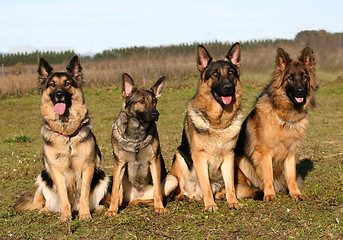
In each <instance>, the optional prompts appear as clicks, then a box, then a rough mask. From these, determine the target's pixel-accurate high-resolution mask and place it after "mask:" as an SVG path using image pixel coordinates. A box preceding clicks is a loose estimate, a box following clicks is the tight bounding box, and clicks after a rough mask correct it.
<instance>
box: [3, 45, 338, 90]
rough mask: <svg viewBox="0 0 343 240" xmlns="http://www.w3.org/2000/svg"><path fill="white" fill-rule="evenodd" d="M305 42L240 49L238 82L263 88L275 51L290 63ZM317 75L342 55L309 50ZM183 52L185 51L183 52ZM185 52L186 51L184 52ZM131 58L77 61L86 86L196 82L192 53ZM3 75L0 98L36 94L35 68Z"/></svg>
mask: <svg viewBox="0 0 343 240" xmlns="http://www.w3.org/2000/svg"><path fill="white" fill-rule="evenodd" d="M306 46H307V44H306V42H291V41H279V42H276V43H270V44H265V45H263V44H260V45H259V46H258V47H256V46H255V45H252V46H248V45H244V44H243V45H242V53H241V55H242V68H241V70H242V79H243V81H244V83H247V84H250V85H264V84H265V82H267V81H269V80H270V79H271V74H272V72H273V69H274V62H275V53H276V49H277V48H278V47H282V48H284V49H285V50H286V51H287V52H288V53H289V54H290V56H291V58H292V59H293V60H296V58H297V56H298V55H299V54H300V51H301V49H302V48H304V47H306ZM205 47H206V48H207V49H208V50H209V52H210V53H211V54H212V55H213V57H214V58H215V59H218V58H223V57H224V55H225V54H226V53H227V51H228V50H229V48H230V44H229V43H228V44H221V45H215V44H212V45H211V44H209V46H207V45H206V44H205ZM313 49H314V52H315V56H316V62H317V66H318V68H317V69H318V70H319V71H326V72H332V71H340V70H342V69H343V61H342V60H343V51H342V50H341V49H337V48H333V47H332V48H326V47H325V45H320V44H319V45H315V46H313ZM185 50H186V49H185ZM188 50H189V49H188ZM158 53H159V52H154V53H153V54H149V51H148V52H147V53H146V54H141V53H137V54H135V53H134V54H131V55H130V56H119V57H117V59H109V60H101V61H100V60H98V61H95V60H93V59H91V60H89V59H87V60H81V64H82V66H83V70H84V71H83V72H84V77H85V82H86V86H88V87H91V88H99V87H104V86H105V87H112V86H115V87H119V88H120V87H121V76H122V74H123V73H124V72H127V73H129V74H130V75H131V76H132V77H133V78H134V79H135V81H136V82H137V84H138V85H139V86H145V87H150V85H151V84H153V83H154V82H155V81H156V80H157V79H158V78H160V77H161V76H166V77H167V78H168V85H167V86H168V87H171V88H179V87H181V86H188V85H189V84H194V81H192V80H194V78H198V71H197V68H196V49H194V52H189V51H188V52H187V51H186V52H185V53H184V54H179V55H177V54H176V55H168V54H165V55H164V54H163V51H161V54H158ZM67 61H68V60H67V59H66V62H65V63H64V64H59V65H53V67H54V69H55V71H64V69H65V66H66V64H67ZM5 73H6V74H5V75H4V76H3V75H0V95H2V96H6V95H21V94H24V93H28V92H32V91H35V90H37V66H35V65H26V66H24V71H23V72H22V73H20V74H18V75H16V74H15V73H14V72H13V67H12V68H11V67H7V68H5Z"/></svg>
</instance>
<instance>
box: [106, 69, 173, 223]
mask: <svg viewBox="0 0 343 240" xmlns="http://www.w3.org/2000/svg"><path fill="white" fill-rule="evenodd" d="M165 81H166V78H165V77H162V78H160V79H159V80H158V81H157V82H156V83H155V84H154V86H153V87H152V88H151V89H149V90H143V89H138V88H136V87H135V85H134V82H133V79H132V78H131V77H130V75H128V74H126V73H124V74H123V91H122V95H123V97H124V102H123V105H122V109H121V111H120V113H119V116H118V118H117V120H116V122H115V123H114V124H113V130H112V146H113V155H114V166H113V186H112V195H111V204H110V207H109V209H108V211H107V212H106V214H105V215H106V216H108V217H110V216H114V215H116V214H117V212H118V208H119V206H121V204H122V203H123V202H126V203H129V205H138V204H139V205H140V204H144V205H152V204H153V205H154V207H155V212H158V213H164V212H166V209H165V208H164V206H163V197H165V196H168V195H169V194H170V193H171V192H172V191H174V190H175V189H176V187H177V184H178V182H177V179H176V178H175V177H174V176H171V175H168V176H167V172H166V169H165V163H164V160H163V158H162V155H161V148H160V143H159V137H158V133H157V127H156V123H155V121H157V120H158V118H159V112H158V111H157V109H156V104H157V100H158V99H159V98H160V96H161V93H162V90H163V87H164V85H165Z"/></svg>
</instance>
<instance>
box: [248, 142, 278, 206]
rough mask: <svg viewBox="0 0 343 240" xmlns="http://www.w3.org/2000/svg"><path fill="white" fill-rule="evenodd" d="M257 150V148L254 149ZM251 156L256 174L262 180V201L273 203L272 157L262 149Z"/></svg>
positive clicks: (274, 198)
mask: <svg viewBox="0 0 343 240" xmlns="http://www.w3.org/2000/svg"><path fill="white" fill-rule="evenodd" d="M255 149H257V147H255ZM258 149H259V150H255V152H254V153H253V155H252V159H253V162H254V165H255V166H256V169H257V172H258V173H259V175H261V176H262V180H263V192H264V197H263V200H264V201H266V202H271V201H275V200H276V197H275V190H274V174H273V157H272V154H271V153H270V152H269V151H268V150H267V149H264V148H258Z"/></svg>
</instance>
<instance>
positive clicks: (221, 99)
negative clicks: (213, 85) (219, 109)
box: [213, 92, 232, 105]
mask: <svg viewBox="0 0 343 240" xmlns="http://www.w3.org/2000/svg"><path fill="white" fill-rule="evenodd" d="M213 95H214V97H215V99H216V100H217V101H218V102H220V103H223V104H224V105H230V103H231V102H232V96H221V97H219V95H218V94H217V93H216V92H213Z"/></svg>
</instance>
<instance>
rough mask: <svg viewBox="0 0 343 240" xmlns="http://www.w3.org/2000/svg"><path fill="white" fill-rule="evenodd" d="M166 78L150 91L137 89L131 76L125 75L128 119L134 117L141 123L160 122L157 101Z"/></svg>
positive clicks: (124, 84) (125, 107) (124, 91)
mask: <svg viewBox="0 0 343 240" xmlns="http://www.w3.org/2000/svg"><path fill="white" fill-rule="evenodd" d="M165 81H166V77H161V78H160V79H159V80H158V81H157V82H156V83H155V84H154V85H153V86H152V87H151V88H150V89H149V90H144V89H138V88H136V87H135V85H134V82H133V79H132V78H131V77H130V75H129V74H127V73H124V74H123V92H122V95H123V97H124V106H123V107H124V110H125V112H126V114H127V115H128V117H134V118H136V119H138V120H139V121H140V122H141V123H146V122H152V121H158V117H159V115H160V114H159V112H158V111H157V109H156V105H157V100H158V99H159V98H160V97H161V94H162V90H163V88H164V84H165Z"/></svg>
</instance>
